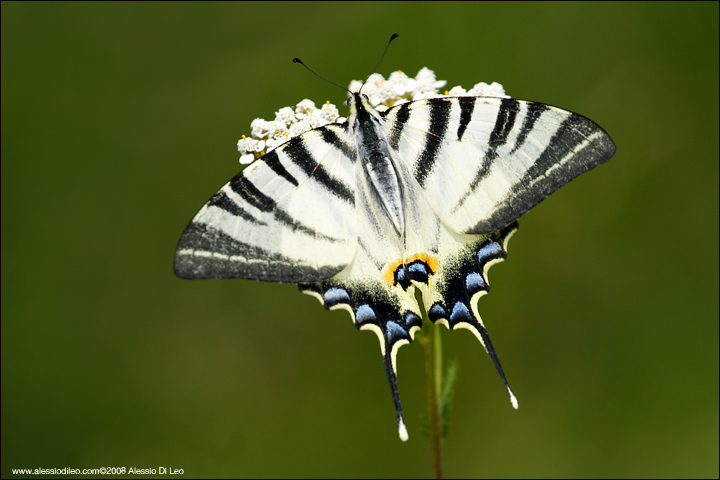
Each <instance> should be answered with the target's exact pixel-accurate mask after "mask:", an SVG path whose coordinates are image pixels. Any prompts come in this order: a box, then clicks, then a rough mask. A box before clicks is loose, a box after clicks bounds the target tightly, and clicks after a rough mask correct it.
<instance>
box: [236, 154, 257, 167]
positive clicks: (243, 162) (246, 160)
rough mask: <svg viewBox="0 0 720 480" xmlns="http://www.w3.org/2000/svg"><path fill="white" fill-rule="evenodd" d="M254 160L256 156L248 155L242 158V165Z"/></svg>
mask: <svg viewBox="0 0 720 480" xmlns="http://www.w3.org/2000/svg"><path fill="white" fill-rule="evenodd" d="M253 160H255V155H253V154H252V153H246V154H245V155H241V156H240V163H242V164H243V165H247V164H248V163H252V162H253Z"/></svg>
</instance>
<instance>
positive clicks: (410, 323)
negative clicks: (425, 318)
mask: <svg viewBox="0 0 720 480" xmlns="http://www.w3.org/2000/svg"><path fill="white" fill-rule="evenodd" d="M404 320H405V326H406V327H407V328H408V330H409V329H410V328H412V327H420V328H422V318H420V317H418V316H417V315H415V314H414V313H413V312H405V318H404Z"/></svg>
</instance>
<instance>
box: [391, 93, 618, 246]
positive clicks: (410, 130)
mask: <svg viewBox="0 0 720 480" xmlns="http://www.w3.org/2000/svg"><path fill="white" fill-rule="evenodd" d="M386 118H387V119H388V121H389V131H390V132H391V133H390V137H391V138H397V139H398V140H397V151H398V154H399V157H400V158H402V159H404V160H405V161H407V162H409V163H410V164H411V165H412V168H413V174H414V176H415V179H416V180H417V182H418V184H419V185H420V186H421V187H422V189H423V191H424V192H425V194H426V196H427V199H428V202H430V204H431V205H432V207H433V209H434V211H435V213H437V215H438V216H439V217H440V218H442V220H443V222H445V223H446V224H447V225H448V226H450V227H451V228H453V229H454V230H455V231H457V232H461V233H488V232H492V231H495V230H498V229H500V228H502V227H503V226H505V225H508V224H510V223H511V222H512V221H513V220H515V219H517V218H518V217H520V216H521V215H522V214H524V213H526V212H527V211H528V210H530V209H531V208H532V207H534V206H535V205H536V204H537V203H539V202H540V201H542V200H543V199H545V198H547V196H548V195H550V194H551V193H552V192H554V191H555V190H557V189H558V188H560V187H561V186H562V185H564V184H565V183H567V182H569V181H570V180H572V179H574V178H575V177H577V176H578V175H580V174H582V173H584V172H586V171H587V170H589V169H591V168H593V167H595V166H597V165H599V164H601V163H603V162H604V161H606V160H608V159H609V158H610V157H611V156H612V155H613V153H614V152H615V145H614V144H613V142H612V140H611V139H610V137H609V136H608V135H607V134H606V133H605V131H604V130H603V129H602V128H600V127H599V126H598V125H597V124H595V123H594V122H592V121H591V120H589V119H587V118H585V117H583V116H581V115H577V114H575V113H572V112H568V111H566V110H562V109H559V108H556V107H551V106H549V105H545V104H542V103H537V102H527V101H522V100H515V99H505V98H494V97H451V98H436V99H429V100H422V101H417V102H412V103H410V104H405V105H402V106H399V107H394V108H392V109H390V110H389V111H388V113H387V114H386ZM397 131H401V134H400V135H394V132H397Z"/></svg>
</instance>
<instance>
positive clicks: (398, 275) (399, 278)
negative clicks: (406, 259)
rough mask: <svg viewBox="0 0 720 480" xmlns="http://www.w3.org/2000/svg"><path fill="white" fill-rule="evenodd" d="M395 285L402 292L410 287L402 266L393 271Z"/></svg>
mask: <svg viewBox="0 0 720 480" xmlns="http://www.w3.org/2000/svg"><path fill="white" fill-rule="evenodd" d="M395 285H400V286H401V287H402V289H403V290H407V289H408V287H409V286H410V285H411V283H410V279H409V278H408V275H407V272H406V271H405V267H403V266H402V265H400V266H399V267H398V268H397V269H396V270H395Z"/></svg>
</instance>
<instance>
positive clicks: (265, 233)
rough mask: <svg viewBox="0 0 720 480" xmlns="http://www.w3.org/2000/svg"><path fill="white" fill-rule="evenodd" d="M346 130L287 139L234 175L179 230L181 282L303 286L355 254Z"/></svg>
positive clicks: (352, 163) (352, 168) (351, 173)
mask: <svg viewBox="0 0 720 480" xmlns="http://www.w3.org/2000/svg"><path fill="white" fill-rule="evenodd" d="M346 136H347V134H346V133H345V129H344V128H342V127H340V126H337V125H331V126H328V127H324V128H320V129H317V130H313V131H311V132H308V133H306V134H304V135H302V136H300V137H297V138H294V139H292V140H291V141H289V142H287V143H285V144H284V145H282V146H280V147H278V148H277V149H275V150H274V151H272V152H270V153H268V154H267V155H265V156H264V157H263V158H262V159H260V160H258V161H256V162H255V163H253V164H252V165H250V166H249V167H248V168H246V169H245V170H244V171H242V172H241V173H239V174H238V175H237V176H235V177H234V178H233V179H232V180H231V181H230V182H228V183H227V184H226V185H225V186H224V187H223V188H222V189H221V190H220V191H219V192H217V193H216V194H215V195H213V197H212V198H211V199H210V200H209V201H208V203H207V204H205V206H204V207H203V208H202V209H201V210H200V211H199V212H198V214H197V215H196V216H195V218H194V219H193V220H192V221H191V222H190V224H189V225H188V227H187V228H186V229H185V232H183V234H182V236H181V237H180V241H179V242H178V247H177V251H176V255H175V272H176V273H177V275H178V276H180V277H183V278H249V279H255V280H268V281H275V282H310V281H317V280H322V279H324V278H328V277H331V276H333V275H335V274H336V273H338V272H339V271H340V270H342V269H343V268H345V267H346V266H347V265H348V264H349V263H350V262H351V261H352V259H353V257H354V255H355V246H356V243H357V232H356V228H357V225H356V224H357V221H356V214H355V176H356V175H355V168H356V163H357V162H356V161H355V157H354V153H353V151H352V149H349V148H345V147H344V146H347V145H349V144H348V142H347V138H344V137H346Z"/></svg>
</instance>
